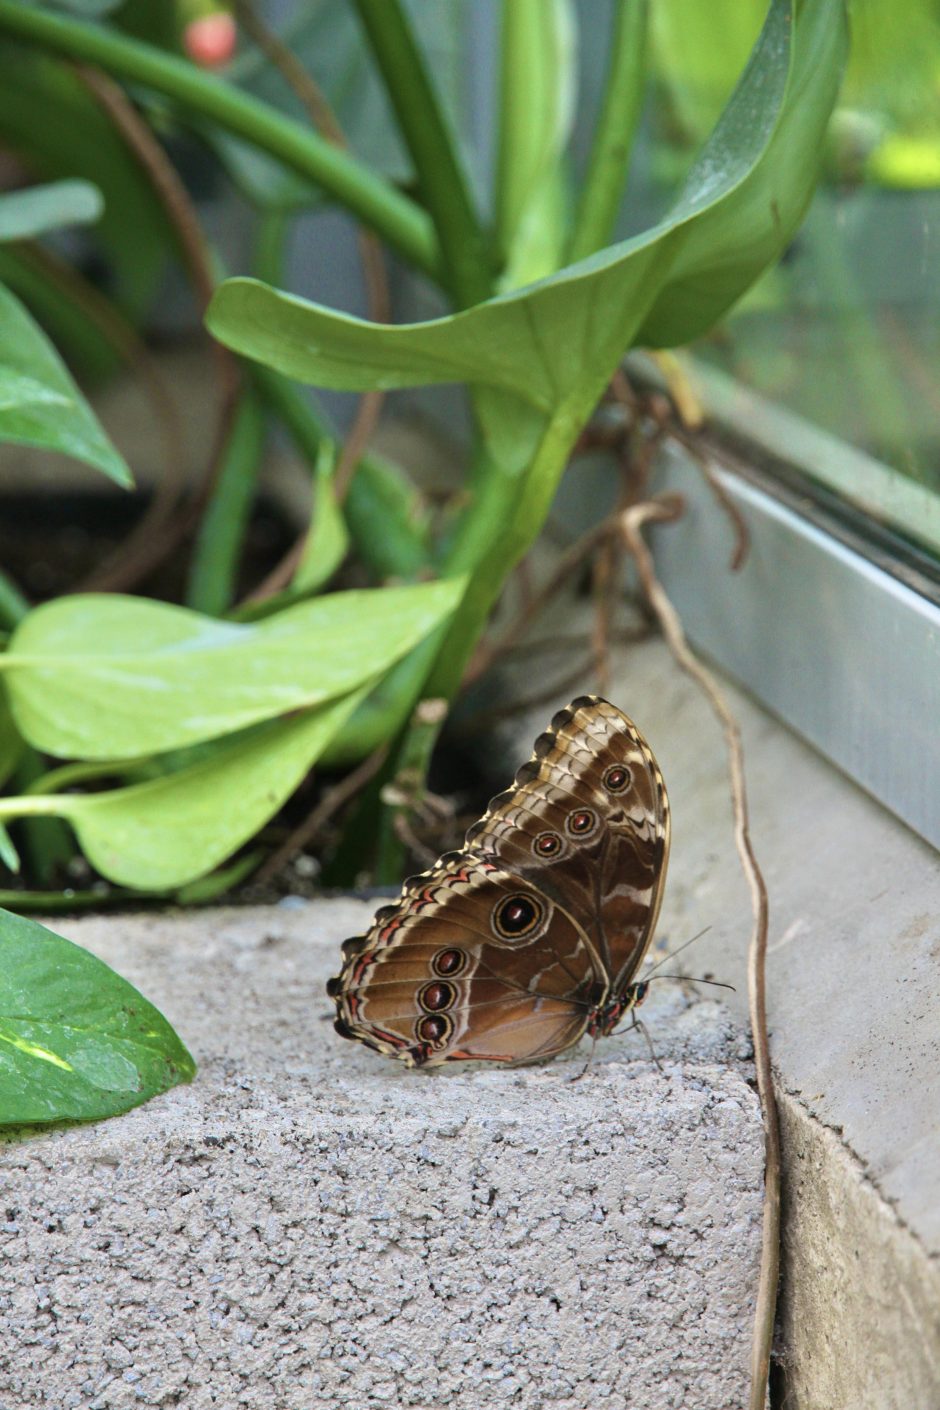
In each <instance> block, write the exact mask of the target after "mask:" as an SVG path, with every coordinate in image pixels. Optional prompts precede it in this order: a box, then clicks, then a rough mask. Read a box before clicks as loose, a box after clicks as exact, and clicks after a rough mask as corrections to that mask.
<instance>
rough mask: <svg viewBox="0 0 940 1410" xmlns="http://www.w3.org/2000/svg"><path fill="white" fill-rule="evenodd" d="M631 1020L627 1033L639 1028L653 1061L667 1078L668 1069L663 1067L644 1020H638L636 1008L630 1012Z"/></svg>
mask: <svg viewBox="0 0 940 1410" xmlns="http://www.w3.org/2000/svg"><path fill="white" fill-rule="evenodd" d="M630 1018H631V1023H630V1027H629V1028H628V1029H627V1032H628V1033H632V1032H633V1030H634V1028H639V1030H640V1032H641V1033H642V1034H643V1037H644V1038H645V1039H646V1046H647V1047H648V1048H649V1050H650V1057H651V1058H652V1059H653V1061H654V1062H655V1064H656V1066H657V1067H658V1068H659V1070H660V1072H661V1073H662V1074H663V1076H664V1077H665V1076H666V1069H665V1068H664V1067H663V1065H662V1063H661V1062H660V1060H659V1058H658V1057H657V1056H656V1049H655V1048H654V1047H653V1040H652V1038H651V1037H650V1035H649V1029H648V1028H647V1026H646V1024H645V1023H644V1022H643V1020H642V1018H637V1016H636V1009H635V1008H634V1009H631V1011H630Z"/></svg>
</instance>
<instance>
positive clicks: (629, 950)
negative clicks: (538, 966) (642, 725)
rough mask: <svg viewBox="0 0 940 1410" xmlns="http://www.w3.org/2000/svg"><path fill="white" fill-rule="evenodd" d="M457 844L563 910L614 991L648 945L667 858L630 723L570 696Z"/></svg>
mask: <svg viewBox="0 0 940 1410" xmlns="http://www.w3.org/2000/svg"><path fill="white" fill-rule="evenodd" d="M467 844H468V846H471V847H472V848H473V849H474V850H476V851H478V852H480V853H482V854H483V855H484V856H488V857H491V858H492V859H493V860H494V861H496V862H498V863H499V865H501V866H503V867H504V868H506V869H507V870H509V871H511V872H513V873H514V874H515V875H517V876H519V877H520V878H521V879H522V880H525V881H534V882H535V883H536V884H537V885H538V887H539V889H540V891H542V892H543V893H544V894H545V895H546V896H547V897H549V898H550V899H552V900H554V901H556V902H557V903H558V904H560V905H563V906H564V908H565V910H566V911H567V912H568V913H569V914H570V915H571V917H572V919H573V920H574V921H575V923H576V924H577V925H578V926H579V928H580V929H581V930H582V931H583V932H584V933H585V935H586V936H587V937H588V939H589V940H590V943H591V946H592V948H593V950H594V951H595V953H596V954H597V955H598V956H599V957H600V960H601V965H602V968H603V971H604V976H605V978H606V980H607V983H608V992H609V993H611V994H613V995H618V994H620V993H621V992H622V990H623V988H624V986H625V985H627V984H628V983H629V981H630V978H631V977H632V975H633V974H635V973H636V971H637V969H638V967H639V965H640V963H641V961H642V959H643V956H644V954H645V953H646V950H647V948H648V946H649V943H650V940H651V939H652V935H653V930H654V927H655V925H656V919H657V916H658V914H659V907H660V902H661V900H662V894H663V885H664V882H665V878H666V865H667V862H668V858H669V802H668V799H667V797H666V788H665V785H664V783H663V777H662V774H661V773H660V771H659V767H658V765H657V763H656V760H655V758H654V757H653V753H652V751H651V749H650V747H649V745H648V744H647V743H646V740H645V739H644V738H643V736H642V734H641V733H640V731H639V730H638V729H637V727H636V725H635V724H634V723H633V721H632V720H630V719H629V718H628V717H627V716H626V715H625V714H624V713H623V711H621V710H618V709H617V707H616V706H615V705H611V704H610V703H609V701H606V700H602V699H600V698H599V697H598V696H596V695H585V696H580V697H579V698H578V699H577V700H573V701H572V703H571V704H570V705H569V706H568V707H567V708H566V709H564V710H560V711H559V712H558V714H557V715H555V717H554V718H553V720H552V723H551V726H550V728H549V729H548V730H547V731H546V732H545V733H544V734H542V735H540V736H539V738H538V739H537V740H536V741H535V749H534V752H533V754H532V757H531V759H530V760H529V761H528V763H526V764H523V766H522V768H521V769H520V770H519V771H518V773H517V774H516V778H515V782H514V783H513V786H512V787H511V788H509V789H508V790H507V791H506V792H505V793H501V794H499V796H498V797H496V798H494V799H493V801H492V802H491V803H490V806H489V809H488V810H487V812H486V813H485V814H484V816H483V817H482V818H481V819H480V821H479V822H478V823H476V824H475V825H474V826H473V827H472V828H471V829H470V831H469V832H468V834H467Z"/></svg>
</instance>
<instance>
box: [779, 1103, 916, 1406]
mask: <svg viewBox="0 0 940 1410" xmlns="http://www.w3.org/2000/svg"><path fill="white" fill-rule="evenodd" d="M781 1134H782V1139H783V1150H784V1159H785V1163H786V1181H785V1185H784V1200H783V1247H782V1250H781V1253H782V1268H783V1277H782V1295H781V1299H780V1306H779V1312H778V1315H779V1324H780V1357H781V1362H782V1368H783V1378H782V1383H783V1385H784V1386H785V1388H786V1393H785V1396H784V1397H782V1398H781V1402H780V1404H781V1406H782V1407H783V1410H822V1407H826V1410H830V1407H832V1410H842V1407H846V1410H849V1408H850V1407H851V1410H860V1408H861V1407H864V1410H868V1407H871V1410H935V1407H936V1406H940V1267H938V1266H937V1265H936V1263H934V1262H931V1261H929V1260H925V1258H924V1253H923V1248H922V1247H921V1246H920V1245H919V1243H918V1241H917V1240H916V1239H915V1238H914V1237H913V1235H912V1234H911V1233H910V1231H909V1230H908V1229H905V1228H904V1226H903V1225H902V1224H901V1222H900V1220H899V1219H898V1218H897V1216H896V1215H895V1214H894V1212H893V1211H892V1210H891V1209H890V1208H889V1207H888V1206H887V1205H886V1204H885V1202H884V1200H882V1199H881V1198H880V1196H879V1195H878V1193H877V1191H876V1190H875V1189H874V1188H873V1186H872V1184H871V1182H870V1181H869V1180H867V1179H866V1178H865V1174H864V1171H863V1170H862V1169H861V1167H860V1166H859V1163H858V1161H857V1160H855V1159H854V1157H853V1156H852V1155H851V1153H850V1152H849V1151H847V1150H846V1148H845V1146H844V1145H843V1143H842V1142H841V1141H840V1140H839V1137H838V1136H837V1135H836V1134H835V1132H834V1131H831V1130H829V1129H828V1127H825V1126H822V1125H821V1124H820V1123H819V1122H818V1121H815V1120H814V1119H813V1118H812V1117H810V1116H808V1115H807V1112H806V1109H805V1107H804V1106H803V1105H802V1103H801V1102H799V1101H797V1100H795V1099H794V1098H793V1097H787V1096H783V1097H782V1100H781Z"/></svg>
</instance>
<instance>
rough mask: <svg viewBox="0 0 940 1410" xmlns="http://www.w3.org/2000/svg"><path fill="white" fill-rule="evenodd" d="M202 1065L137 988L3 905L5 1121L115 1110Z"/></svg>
mask: <svg viewBox="0 0 940 1410" xmlns="http://www.w3.org/2000/svg"><path fill="white" fill-rule="evenodd" d="M195 1071H196V1065H195V1063H194V1062H193V1060H192V1058H191V1057H190V1055H189V1053H188V1052H187V1051H186V1049H185V1047H184V1046H183V1044H182V1043H181V1042H180V1040H179V1038H178V1037H177V1036H176V1034H175V1033H174V1031H173V1029H172V1028H171V1027H170V1025H169V1024H168V1023H167V1021H166V1019H165V1018H164V1017H163V1015H162V1014H161V1013H159V1012H158V1011H157V1009H155V1008H154V1006H153V1004H151V1003H148V1001H147V1000H146V999H145V998H143V997H142V995H140V994H139V993H138V992H137V990H136V989H135V988H134V987H133V985H131V984H128V983H127V981H126V980H124V979H121V977H120V976H119V975H117V974H115V973H114V970H112V969H109V968H108V966H107V965H106V964H103V963H102V961H101V960H99V959H96V958H95V956H94V955H91V954H89V953H88V951H87V950H83V949H81V948H80V947H79V946H78V945H73V944H72V943H71V942H70V941H68V940H65V939H63V938H62V936H61V935H55V934H53V932H52V931H51V930H46V928H45V926H42V925H39V924H37V922H36V921H34V920H27V919H26V918H25V917H23V916H15V915H11V914H10V912H9V911H0V1123H3V1124H4V1125H19V1124H21V1123H27V1122H40V1121H62V1120H72V1121H91V1120H94V1119H95V1118H98V1117H102V1116H114V1115H116V1114H117V1113H118V1112H121V1111H127V1110H129V1108H130V1107H133V1106H139V1105H140V1103H141V1102H145V1101H147V1100H148V1098H149V1097H152V1096H155V1095H156V1093H157V1092H165V1091H166V1090H167V1088H168V1087H173V1086H175V1085H176V1084H177V1083H178V1082H189V1081H190V1080H191V1078H192V1077H193V1074H194V1073H195Z"/></svg>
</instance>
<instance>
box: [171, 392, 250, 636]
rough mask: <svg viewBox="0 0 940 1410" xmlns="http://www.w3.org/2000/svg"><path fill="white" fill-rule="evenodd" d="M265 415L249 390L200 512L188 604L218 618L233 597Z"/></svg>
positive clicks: (242, 399) (241, 402)
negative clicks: (206, 501)
mask: <svg viewBox="0 0 940 1410" xmlns="http://www.w3.org/2000/svg"><path fill="white" fill-rule="evenodd" d="M264 431H265V424H264V413H263V411H262V409H261V403H260V401H259V399H258V397H257V396H256V395H255V394H254V393H253V392H247V393H245V395H244V396H243V397H242V398H241V401H240V403H239V406H238V410H237V412H236V413H235V420H234V422H233V424H232V428H231V431H230V433H229V438H228V443H227V445H226V447H225V453H224V455H223V458H222V465H221V468H220V472H219V477H218V479H217V480H216V483H215V487H214V489H213V493H212V499H211V500H210V502H209V506H208V508H207V510H206V512H205V514H204V515H203V516H202V520H201V522H200V525H199V533H198V535H197V538H196V547H195V551H194V554H193V560H192V565H191V568H190V574H189V582H188V584H187V588H186V605H187V606H188V607H193V608H195V610H196V611H197V612H208V613H210V614H211V615H212V616H221V615H222V613H223V612H225V611H226V610H227V608H228V607H229V606H230V605H231V603H232V601H233V599H234V597H235V581H236V575H237V572H238V563H239V555H240V551H241V546H242V540H243V538H244V536H245V528H246V526H247V523H248V518H249V515H250V513H251V506H252V503H253V501H254V496H255V487H256V485H257V480H258V472H259V470H260V468H261V458H262V454H263V451H264V440H265V436H264Z"/></svg>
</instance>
